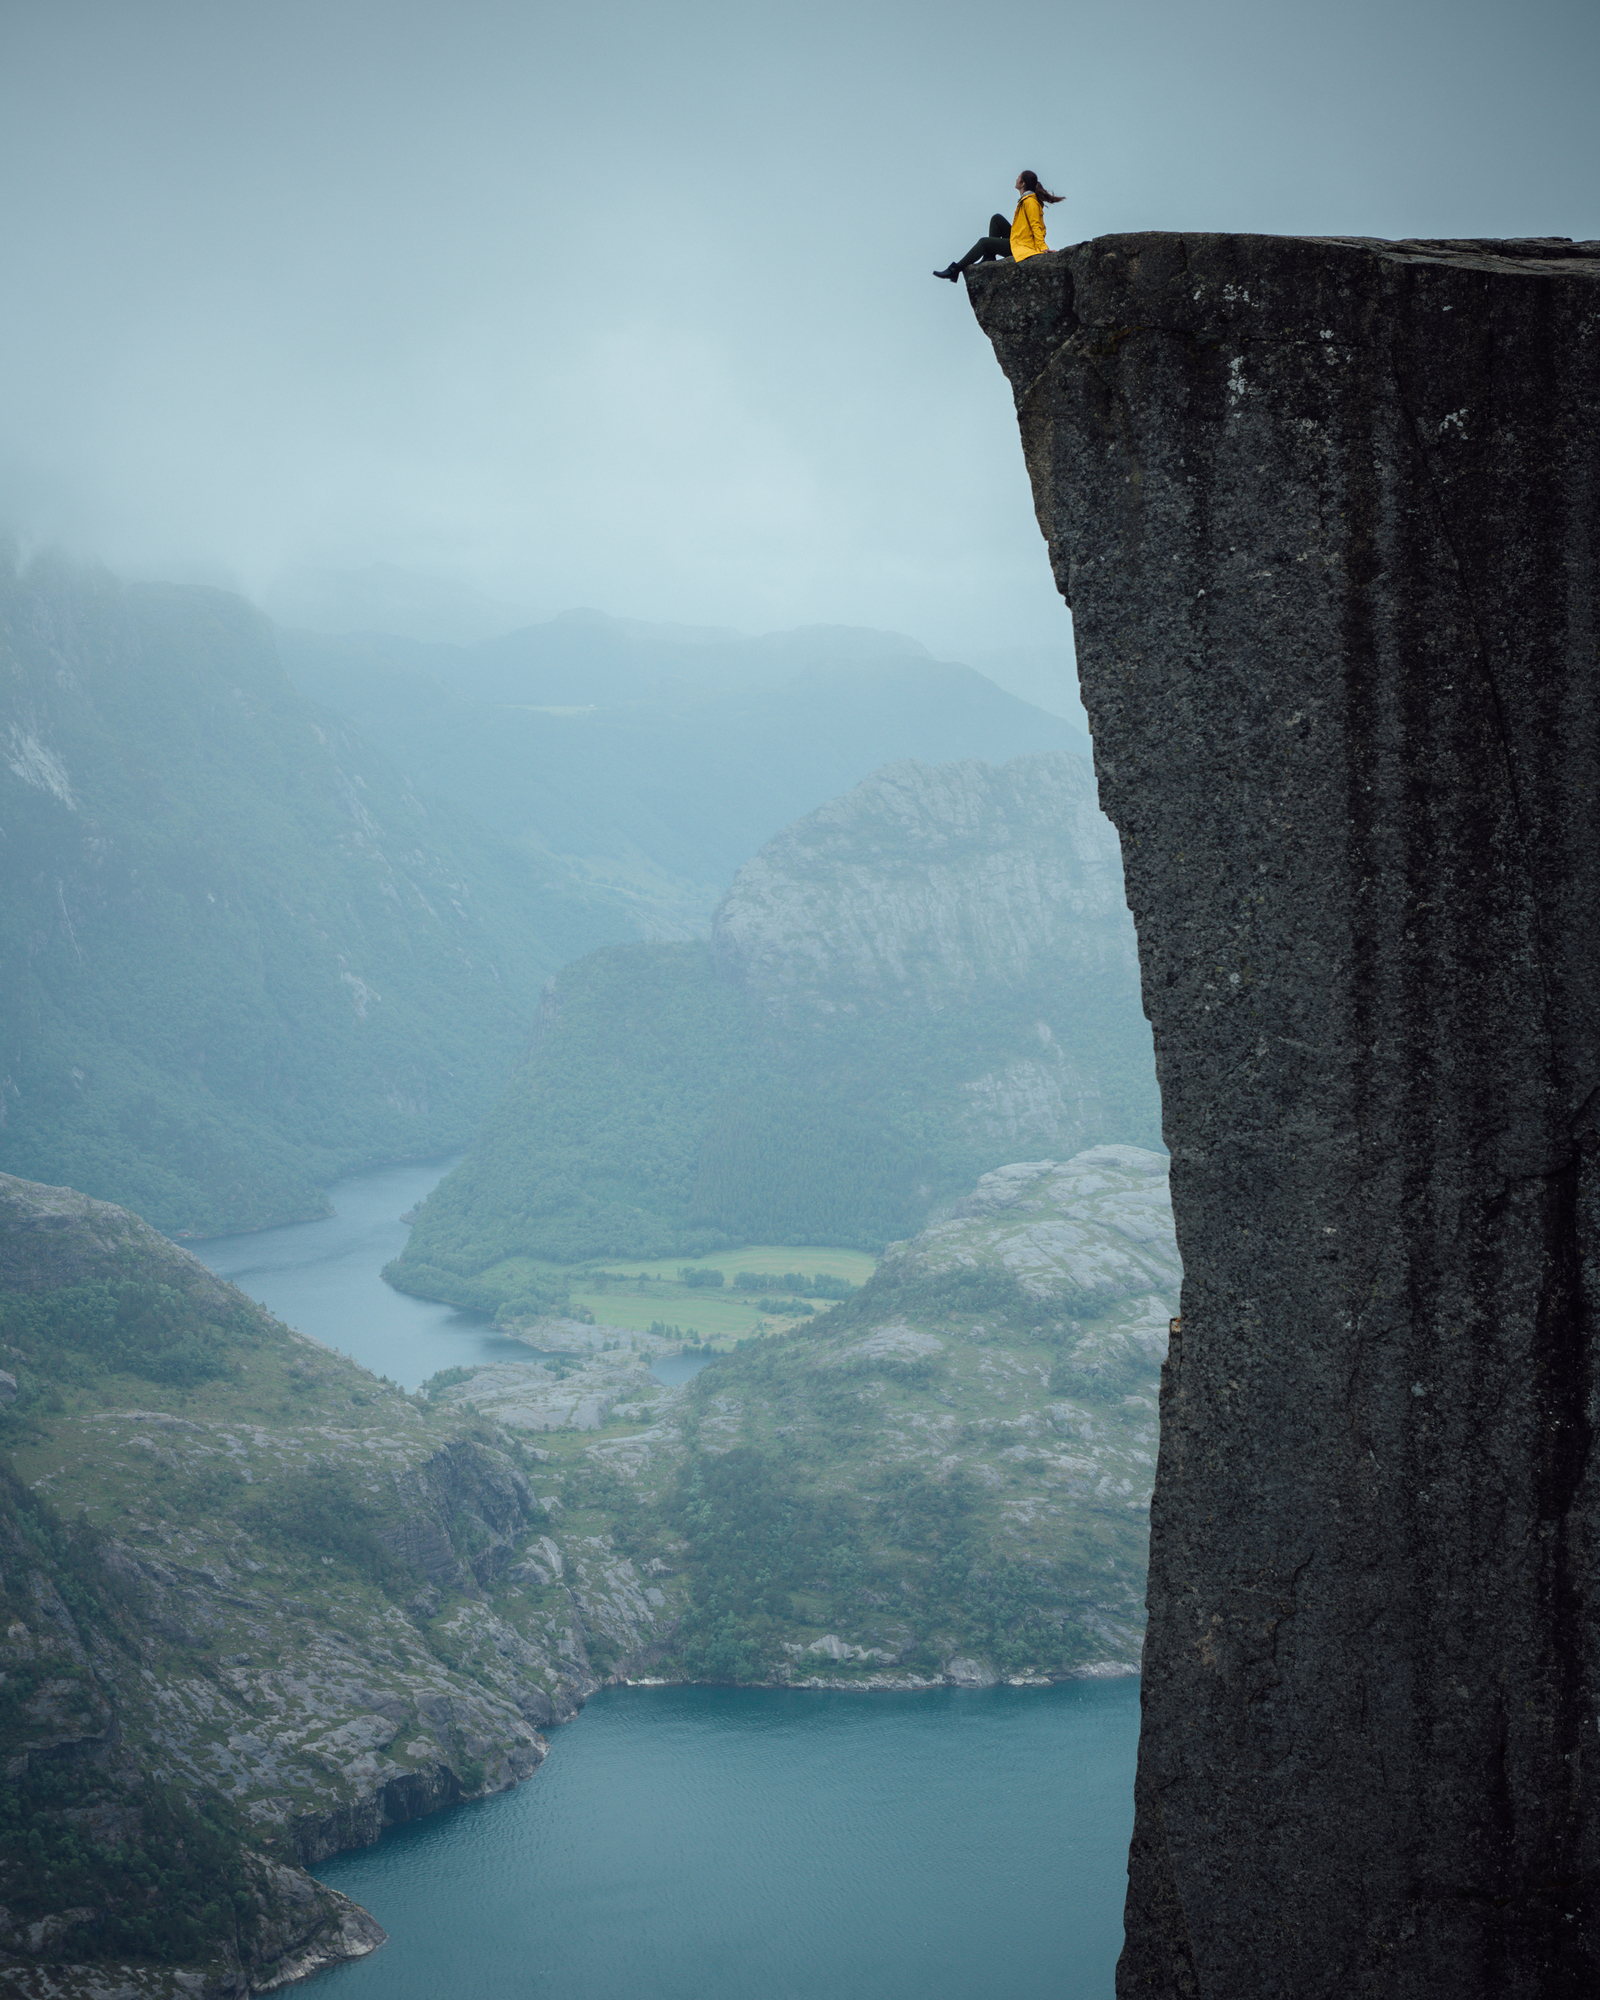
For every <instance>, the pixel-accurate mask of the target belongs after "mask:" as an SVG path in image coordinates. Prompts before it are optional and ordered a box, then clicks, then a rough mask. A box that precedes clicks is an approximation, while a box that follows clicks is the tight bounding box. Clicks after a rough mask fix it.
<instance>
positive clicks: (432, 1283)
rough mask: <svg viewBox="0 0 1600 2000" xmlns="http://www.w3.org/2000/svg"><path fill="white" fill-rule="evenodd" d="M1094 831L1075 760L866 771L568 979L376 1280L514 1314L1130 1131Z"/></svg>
mask: <svg viewBox="0 0 1600 2000" xmlns="http://www.w3.org/2000/svg"><path fill="white" fill-rule="evenodd" d="M951 821H954V822H955V823H956V831H954V832H952V830H951V825H950V824H949V822H951ZM1103 824H1104V823H1103V822H1100V821H1099V818H1098V814H1097V813H1095V811H1094V804H1093V790H1092V780H1091V779H1090V777H1089V775H1088V773H1087V771H1086V770H1085V769H1084V768H1083V767H1082V766H1081V765H1080V764H1079V762H1078V760H1076V759H1072V758H1067V757H1035V758H1024V759H1018V760H1015V761H1014V762H1013V763H1012V764H1010V765H1005V766H1001V767H999V768H998V769H996V768H993V767H989V766H985V765H979V764H962V765H955V766H940V767H932V768H930V767H927V766H921V765H913V764H904V765H894V766H890V767H888V768H887V770H886V771H885V772H884V773H881V774H879V775H878V776H877V777H876V778H874V779H873V780H872V781H869V783H867V784H864V785H862V786H860V787H857V789H856V790H855V791H854V792H851V793H848V794H846V795H845V797H844V798H843V799H842V800H839V801H836V802H834V803H833V804H832V805H830V806H828V807H825V808H822V809H821V810H819V811H818V812H817V813H815V814H813V815H811V816H809V818H808V819H806V820H804V821H801V822H799V823H798V825H797V827H795V828H792V829H789V830H788V831H787V832H786V833H785V834H784V835H782V836H780V837H779V839H777V840H775V841H773V842H772V843H771V844H770V845H769V847H768V848H766V849H764V850H763V852H762V854H761V855H759V856H757V857H756V859H755V860H754V861H752V862H751V863H749V864H748V865H747V866H746V868H744V869H743V870H741V871H740V875H739V877H738V878H737V879H736V881H735V884H734V887H733V889H732V890H731V891H730V892H729V895H728V897H727V898H726V899H725V901H724V903H723V905H722V907H721V909H720V910H719V912H718V917H717V923H716V929H715V934H714V938H713V941H712V944H711V945H709V946H707V945H704V944H698V943H693V944H650V945H632V946H625V947H617V948H612V949H608V950H603V951H600V952H596V953H594V954H593V955H591V956H590V957H589V958H587V959H585V960H583V961H582V962H580V963H579V964H577V965H573V966H569V967H568V968H567V969H566V970H565V971H563V972H562V973H561V974H560V975H559V977H558V978H557V979H556V980H555V981H554V982H553V984H552V986H551V988H550V990H549V992H548V993H547V995H546V998H545V1002H544V1006H543V1009H542V1012H541V1017H540V1021H539V1025H538V1029H537V1031H536V1034H535V1037H534V1041H533V1044H532V1051H531V1054H530V1056H529V1058H528V1061H527V1062H526V1063H525V1065H524V1066H523V1067H522V1069H521V1070H519V1072H518V1073H517V1074H516V1076H515V1077H514V1078H513V1079H512V1081H511V1083H510V1084H509V1086H508V1088H507V1090H506V1093H505V1095H504V1096H503V1098H502V1099H501V1101H500V1103H499V1104H498V1105H497V1106H496V1108H495V1111H494V1112H493V1114H492V1115H491V1117H490V1118H489V1119H488V1121H487V1122H486V1124H485V1126H484V1129H483V1132H482V1134H481V1135H480V1137H479V1139H478V1141H477V1143H476V1145H475V1146H474V1147H473V1149H472V1151H471V1152H470V1154H469V1155H468V1157H467V1159H466V1160H465V1161H464V1163H463V1164H462V1165H461V1166H460V1167H459V1168H457V1169H456V1171H455V1172H454V1173H452V1174H451V1175H450V1176H449V1177H448V1178H447V1179H446V1180H445V1181H444V1182H443V1183H442V1184H441V1185H440V1187H439V1188H438V1189H436V1190H435V1192H434V1193H433V1194H432V1195H431V1196H430V1197H429V1199H428V1200H427V1202H426V1203H424V1205H423V1207H422V1210H421V1212H420V1214H419V1217H418V1219H417V1223H416V1226H415V1228H414V1229H413V1231H412V1235H411V1239H410V1241H409V1243H408V1244H407V1246H406V1249H405V1251H404V1253H403V1254H402V1256H401V1257H400V1258H399V1259H398V1260H397V1261H396V1263H395V1264H393V1265H392V1266H391V1267H390V1270H389V1273H388V1275H389V1276H390V1277H391V1279H392V1281H393V1282H394V1283H396V1284H398V1285H400V1286H402V1287H403V1288H405V1289H407V1290H410V1291H415V1292H419V1293H421V1294H423V1295H425V1296H428V1297H434V1298H442V1299H449V1300H451V1301H453V1302H455V1303H457V1304H461V1305H468V1306H474V1307H478V1308H480V1309H483V1310H488V1311H494V1312H498V1313H500V1314H502V1315H503V1316H505V1317H508V1318H510V1319H513V1320H515V1319H517V1318H519V1317H526V1316H528V1315H531V1314H535V1313H539V1312H544V1311H549V1310H551V1309H552V1307H553V1306H554V1305H555V1304H556V1303H557V1302H558V1300H559V1299H560V1298H561V1297H562V1296H563V1295H564V1288H565V1286H566V1285H567V1283H568V1282H569V1280H568V1278H567V1276H565V1275H564V1274H563V1272H562V1270H561V1269H560V1267H570V1266H577V1265H582V1264H587V1263H592V1262H593V1261H595V1260H596V1259H600V1260H605V1259H617V1258H624V1259H625V1258H674V1257H678V1258H682V1257H694V1256H698V1255H700V1254H702V1253H707V1252H711V1251H714V1250H717V1249H720V1248H721V1247H724V1246H727V1245H730V1244H735V1243H750V1242H757V1243H759V1242H766V1243H786V1244H795V1245H806V1244H813V1245H830V1244H831V1245H853V1246H856V1247H860V1248H866V1249H877V1248H881V1247H882V1245H883V1244H884V1243H886V1242H889V1241H892V1240H894V1239H896V1238H899V1237H904V1236H907V1235H909V1234H911V1233H912V1232H913V1231H914V1230H915V1229H916V1228H917V1227H919V1225H920V1224H921V1223H922V1222H923V1220H924V1219H925V1218H926V1217H927V1216H928V1214H929V1213H930V1212H931V1211H932V1210H933V1209H934V1208H935V1207H936V1206H937V1204H938V1203H940V1202H941V1201H944V1200H946V1199H949V1198H951V1197H953V1196H954V1195H956V1194H958V1193H960V1192H961V1191H962V1190H964V1189H966V1188H970V1187H971V1185H972V1183H973V1182H974V1181H975V1180H976V1179H977V1177H978V1176H979V1175H980V1174H982V1173H985V1172H987V1171H988V1170H989V1169H990V1168H992V1167H994V1166H996V1165H998V1164H1000V1163H1001V1162H1003V1161H1005V1160H1007V1159H1015V1158H1017V1157H1018V1154H1019V1152H1021V1151H1023V1150H1024V1149H1026V1150H1028V1151H1030V1152H1033V1153H1035V1154H1039V1153H1044V1152H1047V1151H1051V1152H1060V1153H1070V1152H1075V1151H1077V1150H1078V1149H1079V1148H1080V1147H1081V1145H1082V1144H1083V1143H1085V1142H1086V1141H1091V1140H1114V1141H1118V1142H1124V1143H1130V1144H1146V1145H1148V1144H1152V1143H1158V1133H1159V1107H1158V1103H1157V1095H1156V1088H1155V1077H1154V1068H1153V1063H1152V1060H1151V1054H1150V1042H1149V1030H1148V1028H1147V1026H1146V1024H1145V1021H1144V1018H1143V1014H1142V1011H1141V1009H1140V1005H1139V998H1138V983H1137V967H1136V964H1135V960H1134V951H1133V937H1132V925H1131V922H1130V921H1129V919H1128V915H1127V911H1126V908H1125V907H1124V906H1123V904H1122V899H1121V887H1120V870H1119V868H1118V866H1117V857H1116V848H1115V836H1114V835H1109V834H1108V833H1104V834H1103V833H1102V832H1101V830H1100V829H1101V828H1102V827H1103ZM1108 842H1109V844H1107V843H1108Z"/></svg>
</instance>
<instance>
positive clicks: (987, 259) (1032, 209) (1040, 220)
mask: <svg viewBox="0 0 1600 2000" xmlns="http://www.w3.org/2000/svg"><path fill="white" fill-rule="evenodd" d="M1016 186H1017V193H1018V194H1019V195H1020V196H1021V200H1020V201H1018V203H1017V212H1016V214H1015V215H1014V216H1012V218H1011V227H1010V229H1009V231H1008V230H1007V228H1006V219H1005V217H1004V216H1003V215H991V216H990V218H989V233H988V235H987V236H980V237H979V238H978V240H977V242H976V243H974V244H973V246H972V248H971V249H970V250H969V251H968V252H967V254H966V256H965V257H963V258H962V259H961V262H960V263H959V264H946V265H945V267H944V269H943V270H942V271H935V272H934V274H933V275H934V276H935V277H936V278H948V279H949V280H950V282H951V284H952V285H953V284H954V283H955V281H956V279H957V278H959V277H960V276H961V273H962V272H963V271H965V270H967V269H968V268H969V267H970V266H971V265H973V264H990V263H993V262H994V260H995V259H996V258H999V257H1012V258H1015V260H1016V261H1017V263H1019V264H1020V263H1021V262H1022V260H1023V258H1024V257H1037V256H1038V254H1039V252H1040V251H1041V250H1048V249H1049V248H1050V246H1049V244H1048V243H1046V242H1045V240H1044V207H1043V204H1044V203H1045V202H1047V201H1059V200H1060V199H1061V197H1060V195H1058V194H1051V192H1050V191H1049V189H1048V188H1044V187H1041V186H1040V185H1039V176H1038V175H1037V174H1036V173H1035V172H1034V171H1033V169H1032V168H1031V167H1024V168H1023V170H1022V172H1021V173H1020V174H1018V175H1017V182H1016Z"/></svg>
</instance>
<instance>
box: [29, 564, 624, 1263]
mask: <svg viewBox="0 0 1600 2000" xmlns="http://www.w3.org/2000/svg"><path fill="white" fill-rule="evenodd" d="M0 832H3V837H4V852H5V862H6V869H5V878H4V890H3V893H0V964H3V966H4V968H5V974H6V977H5V981H4V988H3V994H0V1167H4V1168H5V1169H7V1170H10V1171H15V1172H18V1173H21V1174H23V1175H25V1176H27V1177H29V1178H32V1179H35V1180H43V1181H47V1182H52V1183H67V1184H70V1185H73V1186H76V1187H81V1188H83V1189H85V1190H86V1191H88V1192H90V1193H93V1194H95V1195H98V1196H100V1197H103V1198H108V1197H116V1198H119V1199H120V1200H122V1201H123V1202H124V1203H127V1204H129V1205H131V1206H132V1207H134V1208H135V1209H137V1210H138V1212H139V1213H141V1214H142V1215H144V1216H145V1217H146V1218H147V1219H149V1220H150V1221H152V1222H155V1223H156V1224H158V1225H159V1226H160V1227H162V1228H165V1229H168V1230H172V1231H187V1232H194V1233H199V1234H216V1233H220V1232H222V1231H224V1230H228V1229H238V1228H249V1227H253V1226H258V1225H260V1224H263V1223H267V1222H275V1221H283V1220H287V1219H291V1218H293V1217H296V1216H306V1215H315V1214H318V1213H320V1212H321V1210H322V1208H323V1206H324V1199H325V1197H324V1192H323V1190H324V1189H325V1188H326V1187H327V1185H328V1183H329V1182H330V1181H331V1180H333V1179H335V1178H337V1176H338V1175H340V1174H342V1173H347V1172H351V1171H354V1170H355V1169H356V1168H358V1167H360V1166H363V1165H367V1164H371V1163H376V1162H378V1161H383V1160H393V1159H404V1158H425V1157H430V1156H436V1155H438V1154H439V1153H442V1152H446V1151H449V1150H451V1149H452V1148H454V1147H456V1146H458V1145H460V1144H462V1143H464V1142H465V1141H466V1139H467V1138H468V1137H469V1136H470V1135H471V1133H472V1131H473V1129H474V1128H475V1126H476V1125H477V1123H478V1121H479V1120H480V1119H481V1118H482V1116H483V1114H484V1112H485V1111H486V1110H487V1108H488V1106H489V1105H490V1104H491V1103H492V1102H493V1099H494V1096H495V1094H496V1093H497V1091H498V1089H499V1087H500V1084H501V1081H502V1078H503V1076H504V1074H505V1071H506V1069H507V1067H508V1065H509V1064H510V1063H511V1061H512V1060H513V1058H514V1057H515V1055H516V1053H517V1052H518V1050H519V1049H520V1047H521V1046H522V1045H523V1043H524V1041H525V1038H526V1035H527V1031H528V1026H529V1023H530V1021H531V1019H532V1016H533V1012H534V1009H535V1007H536V1004H537V995H538V990H539V986H540V982H541V981H542V980H543V979H544V978H545V977H546V976H547V975H548V974H549V973H550V972H552V971H553V970H554V969H555V968H556V967H557V966H558V965H560V964H561V963H562V962H563V961H565V960H566V959H568V958H570V957H572V956H573V955H574V954H575V953H579V952H582V951H584V950H586V949H589V948H591V947H592V946H593V945H594V944H596V943H598V942H600V941H603V940H604V939H606V938H618V937H626V936H627V935H629V933H630V931H631V930H632V928H633V926H632V925H631V924H630V923H629V922H628V921H627V920H626V918H625V917H624V916H622V915H619V914H618V912H617V910H616V908H615V905H614V904H608V903H606V902H605V901H604V899H603V898H602V897H600V896H599V895H598V894H597V893H595V892H591V891H586V890H583V889H582V888H579V887H575V886H574V884H573V881H572V878H571V876H570V874H568V873H567V872H566V871H564V870H562V869H561V868H559V867H558V866H556V865H554V864H551V863H549V862H547V861H545V860H543V859H542V858H541V857H539V856H537V855H535V854H531V853H528V852H526V851H523V852H518V851H516V850H514V849H513V848H512V847H511V846H510V845H509V844H508V843H506V842H504V841H502V840H499V839H497V838H496V837H494V836H493V835H491V834H487V833H485V831H484V830H483V829H482V827H480V826H479V825H477V824H476V823H475V822H474V820H473V819H472V818H471V817H470V815H469V814H468V813H466V812H464V811H462V810H461V809H460V808H459V807H456V806H453V805H450V804H448V803H446V802H443V801H440V800H438V799H430V798H428V797H427V796H426V795H425V794H423V793H422V792H419V791H418V790H417V789H416V787H415V786H414V785H413V783H412V781H411V779H410V778H409V777H407V776H405V775H403V774H402V773H401V772H399V771H397V770H396V769H395V768H394V767H393V765H392V764H391V763H390V761H389V760H388V759H387V758H385V757H384V756H382V755H381V754H379V753H377V752H375V751H374V750H373V749H372V747H371V745H370V744H367V743H365V742H363V741H362V740H361V739H360V738H359V737H358V736H357V734H356V733H355V731H354V730H353V729H352V728H351V727H350V725H349V724H348V723H347V722H345V721H344V720H343V719H341V718H340V717H338V716H336V715H333V714H331V713H329V712H328V711H326V710H323V709H319V708H316V707H314V706H313V705H312V704H310V703H308V702H307V701H305V700H304V699H303V698H302V697H301V696H300V695H298V694H297V693H296V692H295V691H294V689H293V688H292V686H291V685H290V683H289V681H288V678H287V676H286V675H285V673H284V671H283V668H282V666H281V664H280V662H279V659H278V656H277V652H276V647H275V642H274V635H273V631H272V628H271V626H270V625H269V624H268V623H267V621H266V620H265V619H264V618H263V617H262V616H261V614H260V613H259V612H257V611H255V610H253V609H251V608H250V607H249V606H248V605H246V604H245V603H244V602H243V601H242V600H241V599H239V598H237V597H234V596H232V595H229V594H227V593H224V592H221V591H216V590H208V589H199V588H184V587H180V586H176V585H162V584H124V583H119V582H118V581H117V580H116V579H114V578H113V577H111V576H110V575H109V574H108V573H107V572H105V571H104V570H99V569H93V568H86V567H81V566H78V565H75V564H72V563H69V562H66V561H64V560H59V559H44V560H40V561H38V562H35V563H33V564H32V565H30V566H29V567H28V568H27V569H26V570H18V569H17V568H16V567H15V566H14V565H13V564H11V563H4V562H0Z"/></svg>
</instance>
